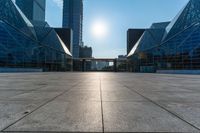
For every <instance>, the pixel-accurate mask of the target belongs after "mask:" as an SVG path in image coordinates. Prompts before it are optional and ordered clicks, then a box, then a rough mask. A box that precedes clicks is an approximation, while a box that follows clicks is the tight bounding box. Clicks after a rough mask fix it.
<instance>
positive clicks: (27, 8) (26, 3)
mask: <svg viewBox="0 0 200 133" xmlns="http://www.w3.org/2000/svg"><path fill="white" fill-rule="evenodd" d="M16 4H17V6H18V7H19V8H20V9H21V11H22V12H23V13H24V14H25V15H26V17H27V18H28V19H29V20H36V21H45V9H46V0H16Z"/></svg>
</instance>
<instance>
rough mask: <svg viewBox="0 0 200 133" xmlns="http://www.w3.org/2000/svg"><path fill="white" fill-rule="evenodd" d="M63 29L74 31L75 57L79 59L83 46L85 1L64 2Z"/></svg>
mask: <svg viewBox="0 0 200 133" xmlns="http://www.w3.org/2000/svg"><path fill="white" fill-rule="evenodd" d="M63 2H64V3H63V27H64V28H70V29H72V30H73V48H72V49H73V52H72V54H73V57H74V58H78V57H79V46H80V45H81V44H82V24H83V0H64V1H63Z"/></svg>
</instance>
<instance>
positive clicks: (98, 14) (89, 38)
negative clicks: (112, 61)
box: [46, 0, 188, 57]
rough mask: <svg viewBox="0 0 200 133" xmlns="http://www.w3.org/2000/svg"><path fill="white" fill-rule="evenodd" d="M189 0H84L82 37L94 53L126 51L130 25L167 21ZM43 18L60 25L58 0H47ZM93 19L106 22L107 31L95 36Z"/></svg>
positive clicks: (95, 55)
mask: <svg viewBox="0 0 200 133" xmlns="http://www.w3.org/2000/svg"><path fill="white" fill-rule="evenodd" d="M187 2H188V0H84V24H83V26H84V27H83V41H84V43H85V45H88V46H92V47H93V56H94V57H117V56H118V55H120V54H123V55H125V54H126V32H127V30H128V29H129V28H147V27H149V26H150V25H151V24H152V23H153V22H163V21H170V20H171V19H173V18H174V17H175V15H176V14H177V13H178V12H179V11H180V9H181V8H182V7H183V6H184V5H185V4H186V3H187ZM46 20H47V22H49V24H50V25H51V26H54V27H61V25H62V2H61V0H47V15H46ZM96 20H101V21H103V22H105V23H106V24H107V25H108V27H107V30H108V34H107V36H106V37H104V38H102V39H97V38H95V37H94V35H93V34H92V33H91V30H90V29H91V26H92V25H93V23H94V22H95V21H96Z"/></svg>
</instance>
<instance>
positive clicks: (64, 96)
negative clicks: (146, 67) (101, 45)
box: [0, 73, 200, 133]
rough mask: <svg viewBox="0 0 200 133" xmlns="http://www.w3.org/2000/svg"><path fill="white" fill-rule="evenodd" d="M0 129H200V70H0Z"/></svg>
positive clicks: (143, 130)
mask: <svg viewBox="0 0 200 133" xmlns="http://www.w3.org/2000/svg"><path fill="white" fill-rule="evenodd" d="M0 130H1V132H19V133H20V132H56V131H57V132H147V131H148V132H200V75H166V74H135V73H10V74H0Z"/></svg>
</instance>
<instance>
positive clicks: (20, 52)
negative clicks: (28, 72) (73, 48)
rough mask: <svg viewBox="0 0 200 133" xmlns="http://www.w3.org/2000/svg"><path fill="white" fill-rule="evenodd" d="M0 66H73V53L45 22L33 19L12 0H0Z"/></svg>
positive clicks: (57, 68) (46, 68)
mask: <svg viewBox="0 0 200 133" xmlns="http://www.w3.org/2000/svg"><path fill="white" fill-rule="evenodd" d="M0 10H1V12H0V67H1V68H38V69H42V70H43V71H66V70H70V69H71V53H70V52H69V50H68V48H67V47H66V46H65V44H64V43H63V42H62V40H61V39H60V37H59V36H58V35H57V33H56V32H55V30H54V28H51V27H49V25H48V24H47V23H46V22H39V21H38V22H36V21H35V22H30V21H29V20H28V19H27V18H26V17H25V15H24V14H23V13H22V12H21V10H20V9H19V8H18V7H17V6H16V5H15V3H14V2H12V1H11V0H0Z"/></svg>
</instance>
